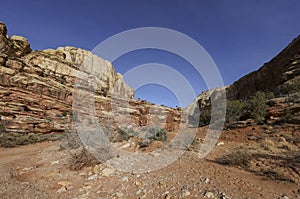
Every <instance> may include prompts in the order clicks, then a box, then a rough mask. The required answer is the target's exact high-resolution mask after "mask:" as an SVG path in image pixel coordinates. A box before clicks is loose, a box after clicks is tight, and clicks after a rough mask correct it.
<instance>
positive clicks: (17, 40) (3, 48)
mask: <svg viewBox="0 0 300 199" xmlns="http://www.w3.org/2000/svg"><path fill="white" fill-rule="evenodd" d="M30 52H31V48H30V44H29V42H28V41H27V39H26V38H24V37H22V36H16V35H14V36H12V37H10V38H9V37H8V36H7V28H6V26H5V24H4V23H2V22H1V21H0V53H4V54H6V55H8V56H11V57H22V56H24V55H26V54H28V53H30Z"/></svg>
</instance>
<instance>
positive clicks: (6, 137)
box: [0, 132, 64, 148]
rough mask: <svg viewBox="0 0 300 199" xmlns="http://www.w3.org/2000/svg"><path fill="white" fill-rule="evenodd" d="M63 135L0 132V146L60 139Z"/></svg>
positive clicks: (14, 145)
mask: <svg viewBox="0 0 300 199" xmlns="http://www.w3.org/2000/svg"><path fill="white" fill-rule="evenodd" d="M63 137H64V135H62V134H41V133H38V134H35V133H28V134H27V133H26V134H21V133H11V132H6V133H4V134H2V136H1V139H0V147H7V148H10V147H16V146H21V145H27V144H34V143H39V142H44V141H56V140H61V139H62V138H63Z"/></svg>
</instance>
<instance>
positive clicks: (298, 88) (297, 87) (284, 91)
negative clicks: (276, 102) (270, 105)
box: [275, 81, 300, 96]
mask: <svg viewBox="0 0 300 199" xmlns="http://www.w3.org/2000/svg"><path fill="white" fill-rule="evenodd" d="M297 92H300V81H296V82H293V83H290V84H283V85H281V86H280V87H279V88H277V90H276V91H275V93H276V96H285V95H290V94H293V93H297Z"/></svg>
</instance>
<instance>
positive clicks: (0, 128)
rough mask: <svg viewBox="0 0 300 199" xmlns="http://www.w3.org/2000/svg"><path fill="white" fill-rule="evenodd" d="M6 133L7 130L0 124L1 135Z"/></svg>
mask: <svg viewBox="0 0 300 199" xmlns="http://www.w3.org/2000/svg"><path fill="white" fill-rule="evenodd" d="M4 132H5V128H4V126H3V125H2V124H0V133H4Z"/></svg>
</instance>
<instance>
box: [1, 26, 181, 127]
mask: <svg viewBox="0 0 300 199" xmlns="http://www.w3.org/2000/svg"><path fill="white" fill-rule="evenodd" d="M6 34H7V30H6V27H5V25H4V24H3V23H0V117H1V120H0V122H1V124H2V125H3V126H4V127H5V130H6V131H7V132H16V133H52V132H64V131H65V130H67V129H68V128H69V127H70V122H71V121H72V117H73V118H74V119H76V117H78V115H74V113H75V114H77V112H76V107H75V111H72V107H73V108H74V104H72V102H73V99H74V95H77V94H80V92H75V91H76V87H74V84H76V82H77V83H78V82H79V84H80V85H86V86H90V87H93V88H92V91H93V93H94V94H93V99H92V102H93V103H94V107H95V112H96V117H97V119H98V121H99V122H101V123H102V124H103V125H105V124H107V125H112V126H120V125H136V126H145V125H149V124H152V123H156V124H157V125H160V126H162V127H164V128H166V129H167V130H175V129H176V128H178V126H179V121H180V116H181V113H180V111H179V110H177V109H172V108H167V107H162V106H158V105H153V104H151V103H148V102H145V101H136V100H134V99H133V95H134V92H133V90H132V89H131V88H129V86H128V85H127V84H125V82H124V81H123V77H122V75H121V74H115V72H114V68H113V66H112V65H111V63H109V62H108V61H106V60H103V59H101V58H100V57H97V56H95V55H93V54H92V53H91V52H89V51H86V50H82V49H79V48H74V47H61V48H58V49H57V50H52V49H47V50H44V51H34V52H31V49H30V47H29V43H28V42H27V40H26V39H25V38H23V37H18V36H14V37H11V38H8V37H7V35H6ZM87 58H91V59H92V60H93V64H91V65H85V66H86V67H80V66H81V65H82V64H83V62H84V61H85V60H86V59H87ZM85 76H88V77H92V78H93V81H92V83H90V82H87V79H85V78H81V77H85ZM78 90H79V91H80V90H82V89H77V91H78ZM121 97H123V98H125V99H127V100H123V101H122V99H120V98H121ZM115 98H117V99H120V100H115ZM79 105H80V103H79ZM81 105H82V104H81ZM77 108H79V109H78V111H79V112H78V114H81V112H83V114H85V115H86V116H89V113H88V110H85V109H84V107H83V109H82V110H81V109H80V107H77ZM77 119H78V118H77ZM92 119H93V118H90V120H92Z"/></svg>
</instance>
